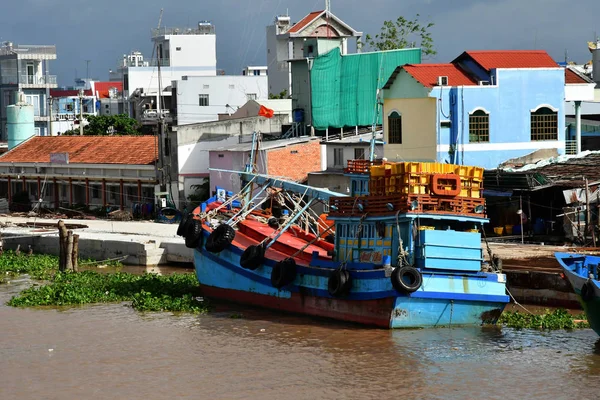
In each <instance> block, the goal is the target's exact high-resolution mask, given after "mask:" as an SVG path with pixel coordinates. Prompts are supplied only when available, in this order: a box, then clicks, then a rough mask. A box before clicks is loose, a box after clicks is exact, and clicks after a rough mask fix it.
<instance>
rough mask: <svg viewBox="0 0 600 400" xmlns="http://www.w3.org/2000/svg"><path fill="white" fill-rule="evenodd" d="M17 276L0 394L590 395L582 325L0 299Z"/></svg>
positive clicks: (592, 341)
mask: <svg viewBox="0 0 600 400" xmlns="http://www.w3.org/2000/svg"><path fill="white" fill-rule="evenodd" d="M23 284H24V283H23ZM20 286H22V285H21V284H20V283H19V281H18V280H17V282H13V283H12V284H10V285H0V399H2V400H9V399H61V400H67V399H103V400H105V399H127V400H132V399H144V400H149V399H398V398H401V397H402V396H406V398H407V399H598V398H600V340H599V338H598V337H597V336H596V334H595V333H594V332H593V331H591V330H589V329H586V330H579V331H575V332H564V331H557V332H551V333H540V332H534V331H515V330H512V329H499V328H497V329H496V328H469V329H466V328H453V329H426V330H402V331H386V330H379V329H365V328H362V327H357V326H354V325H346V324H340V323H335V322H331V321H325V320H315V319H310V318H303V317H297V316H286V315H282V314H278V313H272V312H268V311H262V310H256V309H251V308H246V307H242V306H232V305H224V304H219V305H217V308H216V310H215V312H213V313H211V314H209V315H203V316H190V315H172V314H170V313H140V312H137V311H134V310H133V309H131V308H130V307H128V306H127V305H125V304H111V305H94V306H85V307H78V308H66V309H55V308H54V309H18V308H12V307H8V306H6V305H5V303H6V301H8V300H9V299H10V297H11V296H12V295H14V294H16V293H18V291H19V290H20V289H21V288H22V287H20Z"/></svg>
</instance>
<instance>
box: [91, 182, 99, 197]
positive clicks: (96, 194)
mask: <svg viewBox="0 0 600 400" xmlns="http://www.w3.org/2000/svg"><path fill="white" fill-rule="evenodd" d="M92 198H93V199H99V198H100V186H95V185H94V186H92Z"/></svg>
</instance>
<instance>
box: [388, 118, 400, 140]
mask: <svg viewBox="0 0 600 400" xmlns="http://www.w3.org/2000/svg"><path fill="white" fill-rule="evenodd" d="M388 142H389V143H390V144H402V116H400V114H398V113H397V112H396V111H394V112H393V113H391V114H390V116H389V117H388Z"/></svg>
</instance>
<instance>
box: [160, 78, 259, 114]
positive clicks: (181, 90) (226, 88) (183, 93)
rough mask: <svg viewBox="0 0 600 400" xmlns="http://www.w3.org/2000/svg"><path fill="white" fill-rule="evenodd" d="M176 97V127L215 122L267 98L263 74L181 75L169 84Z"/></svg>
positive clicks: (173, 105) (174, 106)
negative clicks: (223, 116)
mask: <svg viewBox="0 0 600 400" xmlns="http://www.w3.org/2000/svg"><path fill="white" fill-rule="evenodd" d="M172 89H173V90H172V93H173V94H175V96H176V98H175V99H173V103H172V105H171V109H172V110H176V115H172V117H174V118H175V122H176V125H188V124H195V123H199V122H207V121H217V120H218V119H219V114H232V113H235V112H236V111H237V110H238V108H240V107H241V106H243V105H244V104H246V102H248V100H266V99H267V98H268V96H269V94H268V89H267V77H266V76H265V75H262V76H260V75H257V76H255V75H250V76H242V75H237V76H236V75H221V76H184V77H183V78H182V79H181V80H177V81H174V82H172Z"/></svg>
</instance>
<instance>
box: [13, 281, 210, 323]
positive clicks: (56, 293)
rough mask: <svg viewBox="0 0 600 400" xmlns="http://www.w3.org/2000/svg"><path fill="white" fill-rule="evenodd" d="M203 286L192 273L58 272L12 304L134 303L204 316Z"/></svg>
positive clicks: (149, 308) (150, 308) (143, 307)
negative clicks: (198, 297) (47, 281)
mask: <svg viewBox="0 0 600 400" xmlns="http://www.w3.org/2000/svg"><path fill="white" fill-rule="evenodd" d="M199 295H200V293H199V286H198V281H197V280H196V276H195V275H194V274H192V273H186V274H173V275H169V276H160V275H155V274H143V275H134V274H130V273H126V272H117V273H109V274H101V273H98V272H95V271H84V272H57V273H56V274H55V275H54V276H53V278H52V279H51V281H50V283H49V284H47V285H44V286H37V287H31V288H29V289H25V290H24V291H22V292H21V293H20V294H19V295H18V296H15V297H13V298H12V299H11V300H10V301H9V302H8V305H10V306H16V307H31V306H65V305H82V304H91V303H115V302H122V301H131V302H132V307H133V308H135V309H137V310H140V311H173V312H191V313H201V312H205V311H207V305H206V304H205V302H204V301H199V300H198V299H197V298H196V297H197V296H199Z"/></svg>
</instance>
